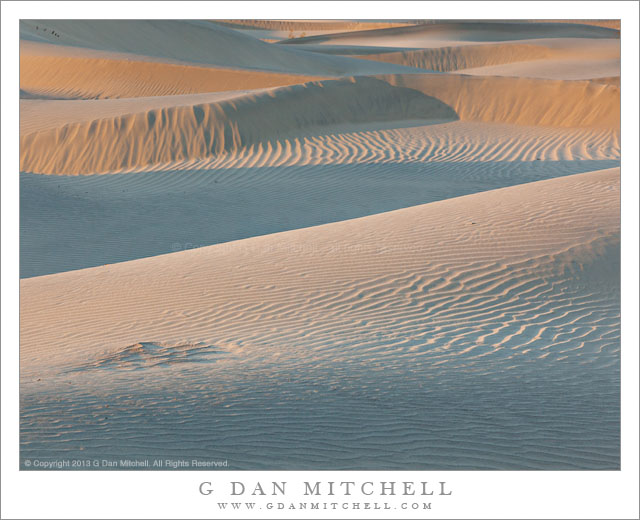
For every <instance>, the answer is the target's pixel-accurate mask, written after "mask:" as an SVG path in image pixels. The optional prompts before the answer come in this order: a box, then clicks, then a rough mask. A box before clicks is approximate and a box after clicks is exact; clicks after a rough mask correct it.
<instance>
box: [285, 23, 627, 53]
mask: <svg viewBox="0 0 640 520" xmlns="http://www.w3.org/2000/svg"><path fill="white" fill-rule="evenodd" d="M619 37H620V31H619V30H616V29H610V28H608V27H598V26H593V25H582V24H573V23H524V22H472V23H465V22H448V23H447V22H444V23H434V24H423V25H414V26H409V27H395V28H389V29H374V30H369V31H358V32H344V33H334V34H331V35H321V36H309V37H306V38H296V39H293V40H285V41H282V42H279V43H280V44H296V45H303V44H307V43H313V44H318V43H320V44H336V43H341V44H346V43H348V44H350V45H377V46H383V47H385V46H390V47H414V48H418V49H420V48H425V47H432V46H436V45H442V44H443V42H447V41H449V42H494V41H496V42H498V41H508V40H527V39H533V38H619Z"/></svg>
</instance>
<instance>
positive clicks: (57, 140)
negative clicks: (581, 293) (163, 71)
mask: <svg viewBox="0 0 640 520" xmlns="http://www.w3.org/2000/svg"><path fill="white" fill-rule="evenodd" d="M461 93H462V94H461ZM619 103H620V90H619V88H616V87H614V86H609V85H605V84H592V83H589V82H583V83H576V82H563V81H543V80H530V79H524V78H520V79H514V78H479V77H472V76H448V75H447V76H445V75H393V76H384V77H381V78H379V79H376V78H351V79H345V80H329V81H322V82H312V83H306V84H304V85H297V86H291V87H282V88H278V89H274V90H271V91H269V92H265V93H260V94H251V95H244V96H240V97H236V98H234V99H232V100H226V101H218V102H213V103H206V104H199V105H193V106H189V107H180V106H178V107H169V108H166V107H162V108H158V109H153V110H148V111H146V112H138V113H135V114H130V115H125V116H116V117H110V118H105V119H96V120H94V121H91V122H80V123H70V124H67V125H65V126H62V127H59V128H56V129H50V130H42V131H39V132H34V133H30V134H27V135H21V156H20V169H21V171H25V172H32V173H47V174H68V175H69V174H70V175H74V174H92V173H104V172H114V171H119V170H122V169H127V168H132V167H142V166H146V165H151V164H156V163H164V162H170V161H180V160H186V159H199V158H203V157H207V156H211V155H216V154H220V153H223V152H233V151H238V150H240V149H241V148H243V147H247V146H250V145H252V144H256V143H259V142H267V141H269V140H273V139H278V138H279V137H283V136H291V135H294V134H296V133H299V132H304V131H306V130H310V129H313V128H317V127H322V126H327V125H335V124H340V123H346V122H351V123H362V122H376V121H377V122H380V121H388V120H398V121H402V120H403V119H404V120H415V119H421V120H443V119H457V118H460V119H461V120H465V121H485V122H499V123H511V124H519V125H547V126H562V127H591V126H596V127H600V128H604V129H614V130H615V129H617V127H618V125H619V117H620V116H619ZM256 121H260V124H256ZM97 150H99V152H98V151H97Z"/></svg>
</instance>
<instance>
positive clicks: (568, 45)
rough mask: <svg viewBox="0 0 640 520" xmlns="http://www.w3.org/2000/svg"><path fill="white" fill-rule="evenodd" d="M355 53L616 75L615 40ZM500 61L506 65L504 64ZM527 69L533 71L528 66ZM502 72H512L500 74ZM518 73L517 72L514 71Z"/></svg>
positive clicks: (437, 64) (575, 75)
mask: <svg viewBox="0 0 640 520" xmlns="http://www.w3.org/2000/svg"><path fill="white" fill-rule="evenodd" d="M321 48H322V47H320V49H321ZM359 57H360V58H363V59H369V60H376V61H382V62H385V63H396V64H400V65H407V66H410V67H417V68H423V69H429V70H435V71H439V72H451V71H463V72H464V73H465V74H471V73H472V72H471V71H474V72H473V73H475V74H479V75H486V76H491V75H498V76H506V75H513V76H523V75H524V76H529V77H548V78H550V79H589V78H592V77H598V76H602V75H603V71H606V73H605V74H604V75H610V76H613V75H619V74H620V42H619V40H603V39H601V40H597V39H596V40H590V39H570V38H561V39H558V38H554V39H538V40H522V41H519V42H518V43H482V44H479V45H472V44H468V45H462V46H454V47H437V48H433V49H420V50H413V51H400V52H388V51H386V52H382V53H371V52H367V53H366V54H364V55H360V56H359ZM505 64H510V65H509V66H504V65H505ZM501 66H502V67H501ZM527 67H530V68H533V69H534V70H527ZM535 68H538V69H541V70H544V68H547V69H551V70H553V71H554V75H551V76H536V75H533V76H532V73H533V74H535ZM576 69H578V70H576ZM502 71H508V72H511V74H505V73H500V72H502ZM518 71H519V72H520V73H519V74H518V73H516V72H518ZM538 74H540V72H538Z"/></svg>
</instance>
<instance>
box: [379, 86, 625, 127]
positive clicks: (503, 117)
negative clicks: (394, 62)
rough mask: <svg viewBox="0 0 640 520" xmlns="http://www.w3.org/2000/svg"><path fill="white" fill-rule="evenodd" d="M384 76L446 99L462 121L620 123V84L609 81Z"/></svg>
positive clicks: (573, 124)
mask: <svg viewBox="0 0 640 520" xmlns="http://www.w3.org/2000/svg"><path fill="white" fill-rule="evenodd" d="M384 79H385V80H386V81H388V82H389V83H390V84H391V85H397V86H402V87H407V88H410V89H414V90H417V91H419V92H422V93H424V94H426V95H428V96H432V97H434V98H435V99H438V100H440V101H442V102H443V103H445V104H447V105H448V106H450V107H451V108H453V110H454V111H455V112H456V114H457V116H458V117H459V118H460V119H461V120H463V121H486V122H500V123H511V124H519V125H542V126H559V127H596V128H606V129H614V130H618V129H619V126H620V89H619V88H617V87H615V86H611V85H605V84H593V83H591V82H588V81H583V82H574V81H561V80H556V81H552V80H541V79H529V78H508V77H504V78H502V77H474V76H463V75H430V76H426V75H415V76H412V75H408V74H404V75H393V76H386V77H384Z"/></svg>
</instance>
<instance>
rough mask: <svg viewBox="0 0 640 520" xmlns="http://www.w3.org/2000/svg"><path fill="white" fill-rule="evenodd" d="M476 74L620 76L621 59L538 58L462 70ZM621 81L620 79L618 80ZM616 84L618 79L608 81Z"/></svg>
mask: <svg viewBox="0 0 640 520" xmlns="http://www.w3.org/2000/svg"><path fill="white" fill-rule="evenodd" d="M462 73H463V74H471V75H475V76H517V77H527V78H542V79H569V80H585V79H589V80H591V79H598V78H615V77H618V78H619V77H620V59H613V60H599V61H596V60H591V61H587V60H575V59H556V60H536V61H529V62H525V63H509V64H506V65H505V64H500V65H489V66H483V67H473V68H468V69H465V70H463V71H462ZM617 82H618V83H619V79H618V80H617ZM606 83H609V84H615V83H616V81H609V80H608V81H606Z"/></svg>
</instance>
